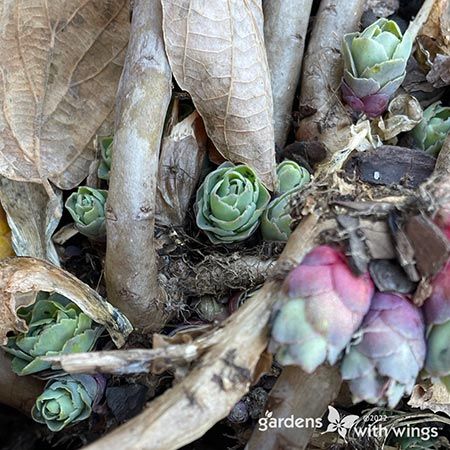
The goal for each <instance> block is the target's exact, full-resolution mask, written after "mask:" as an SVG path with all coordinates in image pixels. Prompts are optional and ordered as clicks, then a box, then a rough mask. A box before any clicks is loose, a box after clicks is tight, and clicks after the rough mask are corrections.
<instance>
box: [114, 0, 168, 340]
mask: <svg viewBox="0 0 450 450" xmlns="http://www.w3.org/2000/svg"><path fill="white" fill-rule="evenodd" d="M161 23H162V17H161V5H160V1H159V0H135V2H134V11H133V21H132V25H131V38H130V44H129V47H128V53H127V57H126V61H125V69H124V72H123V74H122V79H121V81H120V86H119V92H118V105H117V119H116V131H115V135H114V151H113V162H112V171H111V179H110V185H109V199H108V209H107V232H108V244H107V252H106V282H107V289H108V298H109V301H110V302H111V303H112V304H114V305H116V306H117V307H118V308H119V309H120V310H121V311H123V312H124V313H125V314H126V315H127V317H128V318H129V319H130V321H131V322H132V323H133V325H134V326H135V327H137V328H142V329H144V330H145V331H156V330H159V329H161V327H162V326H163V325H164V322H165V319H166V311H165V308H164V306H165V305H164V304H165V295H164V293H163V291H162V289H161V288H160V286H159V283H158V270H157V265H156V252H155V248H154V243H153V235H154V227H155V196H156V180H157V170H158V156H159V150H160V144H161V136H162V131H163V127H164V119H165V116H166V111H167V108H168V105H169V101H170V96H171V71H170V68H169V64H168V62H167V58H166V54H165V52H164V45H163V38H162V26H161Z"/></svg>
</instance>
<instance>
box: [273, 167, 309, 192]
mask: <svg viewBox="0 0 450 450" xmlns="http://www.w3.org/2000/svg"><path fill="white" fill-rule="evenodd" d="M277 175H278V182H279V187H278V192H279V193H280V194H285V193H286V192H289V191H292V190H293V189H299V188H301V187H303V186H305V185H306V184H308V183H309V182H310V181H311V175H310V174H309V172H308V170H307V169H305V168H304V167H302V166H300V165H299V164H297V163H296V162H295V161H290V160H286V161H283V162H282V163H280V164H278V166H277Z"/></svg>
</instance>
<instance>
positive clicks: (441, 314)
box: [423, 263, 450, 391]
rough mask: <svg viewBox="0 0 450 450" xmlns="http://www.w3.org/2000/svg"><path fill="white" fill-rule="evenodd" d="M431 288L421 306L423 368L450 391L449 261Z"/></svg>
mask: <svg viewBox="0 0 450 450" xmlns="http://www.w3.org/2000/svg"><path fill="white" fill-rule="evenodd" d="M432 288H433V291H432V294H431V297H430V298H429V299H428V300H427V301H426V302H425V305H424V308H423V309H424V313H425V320H426V324H427V349H428V351H427V357H426V360H425V369H426V371H427V372H428V373H429V374H430V375H431V376H433V377H437V378H441V380H442V381H443V382H444V384H445V385H446V386H447V389H448V390H449V391H450V263H449V264H447V266H446V267H445V268H444V269H443V270H442V271H441V272H440V273H439V274H438V275H437V276H436V277H435V279H434V280H433V282H432Z"/></svg>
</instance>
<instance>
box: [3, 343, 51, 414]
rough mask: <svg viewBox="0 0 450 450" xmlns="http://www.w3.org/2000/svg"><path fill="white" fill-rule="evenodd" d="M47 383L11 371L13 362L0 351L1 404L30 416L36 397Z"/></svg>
mask: <svg viewBox="0 0 450 450" xmlns="http://www.w3.org/2000/svg"><path fill="white" fill-rule="evenodd" d="M44 385H45V382H44V381H41V380H38V379H36V378H33V377H19V376H17V375H16V374H15V373H13V371H12V370H11V360H10V359H8V357H7V356H6V355H5V353H4V352H3V350H1V349H0V403H1V404H3V405H8V406H11V407H12V408H15V409H17V410H19V411H21V412H23V413H24V414H27V415H30V413H31V408H32V407H33V405H34V402H35V400H36V397H38V395H40V394H41V393H42V391H43V390H44Z"/></svg>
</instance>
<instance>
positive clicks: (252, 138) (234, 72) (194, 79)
mask: <svg viewBox="0 0 450 450" xmlns="http://www.w3.org/2000/svg"><path fill="white" fill-rule="evenodd" d="M162 5H163V30H164V39H165V44H166V51H167V55H168V57H169V62H170V65H171V67H172V70H173V73H174V75H175V78H176V80H177V82H178V84H179V85H180V86H181V88H182V89H185V90H187V91H188V92H189V93H190V94H191V96H192V99H193V101H194V104H195V105H196V107H197V110H198V112H199V113H200V115H201V116H202V117H203V120H204V121H205V126H206V130H207V132H208V135H209V137H210V138H211V140H212V141H213V142H214V144H215V145H216V147H217V149H218V150H219V152H220V153H221V154H222V155H223V156H224V157H225V158H226V159H228V160H230V161H233V162H236V163H237V162H240V163H246V164H249V165H250V166H252V167H253V168H254V169H255V170H256V171H257V173H258V174H259V175H260V177H261V178H262V180H263V181H264V183H265V184H266V185H267V187H268V188H270V189H273V188H274V186H275V183H276V181H275V180H276V178H275V144H274V128H273V123H272V122H273V106H272V91H271V86H270V76H269V68H268V64H267V57H266V53H265V48H264V36H263V13H262V8H261V0H232V1H229V2H224V1H223V0H210V1H208V2H204V1H191V0H177V1H174V0H162Z"/></svg>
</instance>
